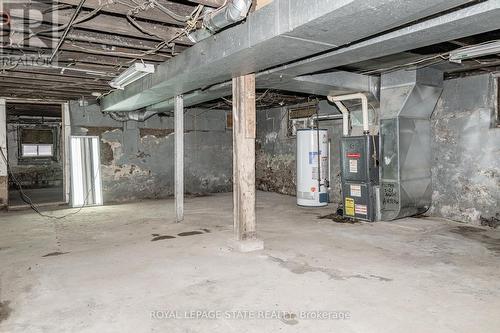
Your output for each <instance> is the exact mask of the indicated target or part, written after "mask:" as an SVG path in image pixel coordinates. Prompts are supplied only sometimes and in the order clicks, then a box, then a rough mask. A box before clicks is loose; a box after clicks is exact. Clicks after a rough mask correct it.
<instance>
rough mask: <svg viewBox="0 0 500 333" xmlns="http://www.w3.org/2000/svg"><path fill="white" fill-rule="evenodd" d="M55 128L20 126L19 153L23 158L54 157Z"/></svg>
mask: <svg viewBox="0 0 500 333" xmlns="http://www.w3.org/2000/svg"><path fill="white" fill-rule="evenodd" d="M54 138H55V133H54V130H53V129H38V128H26V127H25V128H20V133H19V153H20V154H19V155H20V157H21V158H22V159H42V160H43V159H47V158H53V157H54V155H55V154H54V150H55V147H54Z"/></svg>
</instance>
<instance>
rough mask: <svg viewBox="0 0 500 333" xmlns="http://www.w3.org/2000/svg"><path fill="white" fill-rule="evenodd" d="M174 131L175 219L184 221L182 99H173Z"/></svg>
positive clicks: (178, 97) (177, 97)
mask: <svg viewBox="0 0 500 333" xmlns="http://www.w3.org/2000/svg"><path fill="white" fill-rule="evenodd" d="M174 118H175V120H174V122H175V124H174V131H175V149H174V150H175V152H174V159H175V167H174V174H175V216H176V217H175V219H176V222H181V221H182V220H184V99H183V97H182V96H176V97H175V107H174Z"/></svg>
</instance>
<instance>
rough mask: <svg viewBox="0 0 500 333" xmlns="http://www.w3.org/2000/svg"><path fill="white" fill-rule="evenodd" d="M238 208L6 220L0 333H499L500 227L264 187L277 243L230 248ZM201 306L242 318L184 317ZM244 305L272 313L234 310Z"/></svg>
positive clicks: (205, 201)
mask: <svg viewBox="0 0 500 333" xmlns="http://www.w3.org/2000/svg"><path fill="white" fill-rule="evenodd" d="M231 206H232V199H231V195H230V194H221V195H214V196H209V197H203V198H191V199H188V200H187V203H186V221H185V222H184V223H182V224H174V223H173V217H174V210H173V201H172V200H165V201H146V202H140V203H133V204H124V205H116V206H105V207H97V208H87V209H84V210H82V211H81V212H80V213H79V214H77V215H73V216H71V217H68V218H66V219H64V220H48V219H45V218H41V217H38V216H36V215H34V214H32V213H30V212H11V213H4V214H1V215H0V263H1V264H0V278H1V281H0V287H1V289H0V321H1V322H0V331H1V332H315V333H316V332H498V329H499V327H500V316H499V313H500V297H499V296H500V269H499V268H500V231H498V230H488V229H480V228H476V227H470V226H465V225H462V224H459V223H455V222H449V221H445V220H436V219H415V218H409V219H405V220H401V221H398V222H392V223H385V222H384V223H375V224H365V223H363V224H361V223H360V224H339V223H335V222H332V221H330V220H324V219H318V218H317V217H318V216H319V215H325V214H328V213H330V210H328V209H319V210H316V209H304V208H298V207H296V206H295V205H294V198H291V197H286V196H280V195H277V194H271V193H262V192H260V193H258V203H257V213H258V227H259V234H260V237H261V238H263V239H264V241H265V246H266V249H265V250H263V251H259V252H254V253H249V254H243V253H236V252H234V251H231V250H230V249H229V248H228V247H227V241H228V240H229V239H230V238H231V237H232V229H231V223H232V217H231V216H232V211H231ZM72 211H73V210H60V211H56V212H53V214H54V215H62V214H65V213H68V212H72ZM193 232H194V233H193ZM168 236H170V237H168ZM173 237H175V238H173ZM191 310H206V311H231V310H232V311H239V312H220V313H219V315H220V314H221V313H222V314H223V316H226V315H228V314H230V315H232V316H233V318H231V319H226V318H224V319H218V320H209V319H201V318H200V319H198V320H196V319H181V318H180V317H182V315H184V311H191ZM153 311H155V312H153ZM158 311H159V312H158ZM171 311H172V312H171ZM173 311H178V313H177V318H169V319H165V318H163V319H161V317H165V316H167V317H173V314H174V312H173ZM244 311H267V312H266V313H262V312H260V315H259V312H250V313H254V314H256V316H263V315H265V316H267V317H268V318H267V319H259V320H252V319H246V320H241V319H236V318H235V317H234V315H235V314H236V317H237V316H238V315H239V316H242V315H243V314H245V312H244ZM275 311H286V312H287V313H293V314H292V315H290V316H289V317H286V318H281V319H280V318H275V317H276V316H277V314H279V312H275ZM306 311H310V312H308V314H309V315H310V316H314V314H315V313H317V312H315V311H329V312H328V313H330V317H331V316H332V314H333V316H334V315H335V314H341V313H339V312H335V311H345V312H342V314H345V315H346V316H348V317H349V318H347V319H343V320H307V319H305V318H303V315H304V314H305V312H306ZM204 314H205V315H207V314H211V315H213V314H214V313H213V312H205V313H204ZM189 316H192V314H189ZM228 316H229V315H228ZM159 318H160V319H159Z"/></svg>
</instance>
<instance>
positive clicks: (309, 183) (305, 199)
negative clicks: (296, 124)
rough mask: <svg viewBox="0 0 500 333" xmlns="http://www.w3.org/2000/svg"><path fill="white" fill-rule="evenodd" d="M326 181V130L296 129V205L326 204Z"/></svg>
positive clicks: (317, 205) (327, 166) (312, 205)
mask: <svg viewBox="0 0 500 333" xmlns="http://www.w3.org/2000/svg"><path fill="white" fill-rule="evenodd" d="M318 148H319V149H318ZM328 182H329V165H328V130H326V129H300V130H297V205H299V206H306V207H322V206H326V205H328V200H329V198H328Z"/></svg>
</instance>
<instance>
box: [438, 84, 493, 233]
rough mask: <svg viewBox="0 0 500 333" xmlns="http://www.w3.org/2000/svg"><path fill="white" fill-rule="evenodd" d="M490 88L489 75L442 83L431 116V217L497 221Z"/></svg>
mask: <svg viewBox="0 0 500 333" xmlns="http://www.w3.org/2000/svg"><path fill="white" fill-rule="evenodd" d="M495 90H496V86H495V84H494V78H493V77H492V76H490V75H480V76H471V77H466V78H460V79H454V80H449V81H445V84H444V91H443V94H442V95H441V99H440V100H439V102H438V105H437V107H436V110H435V112H434V114H433V116H432V133H433V140H432V154H433V167H432V184H433V203H432V208H431V210H430V213H431V214H432V215H436V216H441V217H445V218H449V219H453V220H457V221H462V222H469V223H473V224H486V225H492V226H494V225H498V223H499V222H500V220H499V219H500V128H497V127H496V124H495V112H496V110H495V108H496V98H497V97H496V96H497V95H496V91H495Z"/></svg>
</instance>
